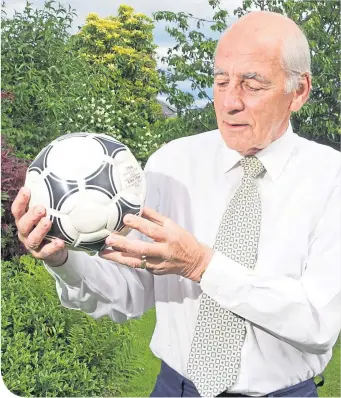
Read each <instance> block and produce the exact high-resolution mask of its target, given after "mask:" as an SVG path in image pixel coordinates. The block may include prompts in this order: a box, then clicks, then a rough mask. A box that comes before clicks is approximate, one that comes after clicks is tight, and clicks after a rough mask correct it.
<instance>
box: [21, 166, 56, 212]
mask: <svg viewBox="0 0 341 398" xmlns="http://www.w3.org/2000/svg"><path fill="white" fill-rule="evenodd" d="M24 185H25V187H27V188H29V190H30V191H31V197H30V202H29V208H32V207H34V206H36V205H43V206H44V207H45V208H46V209H47V208H49V207H50V195H49V191H48V189H47V186H46V184H45V182H44V179H43V177H42V176H41V174H39V173H38V172H36V171H28V172H27V173H26V180H25V184H24Z"/></svg>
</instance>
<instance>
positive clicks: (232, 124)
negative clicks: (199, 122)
mask: <svg viewBox="0 0 341 398" xmlns="http://www.w3.org/2000/svg"><path fill="white" fill-rule="evenodd" d="M224 123H225V124H226V125H227V127H229V128H234V129H238V128H243V127H246V126H248V124H246V123H245V124H244V123H228V122H224Z"/></svg>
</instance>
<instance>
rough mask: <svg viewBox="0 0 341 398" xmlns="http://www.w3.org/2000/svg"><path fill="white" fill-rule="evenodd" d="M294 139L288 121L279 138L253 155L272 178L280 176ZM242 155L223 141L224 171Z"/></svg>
mask: <svg viewBox="0 0 341 398" xmlns="http://www.w3.org/2000/svg"><path fill="white" fill-rule="evenodd" d="M294 139H295V134H294V132H293V130H292V127H291V123H290V122H289V126H288V128H287V130H286V132H285V133H284V134H283V135H282V136H281V137H280V138H278V139H277V140H275V141H273V142H272V143H271V144H270V145H268V146H267V147H266V148H264V149H261V150H260V151H259V152H257V153H256V155H255V156H256V157H257V158H258V159H259V160H260V161H261V162H262V163H263V165H264V167H265V169H266V171H267V172H268V173H269V175H270V178H271V179H272V180H276V179H277V178H278V177H279V176H280V174H281V172H282V171H283V169H284V167H285V165H286V163H287V161H288V160H289V157H290V155H291V152H292V150H293V148H294ZM242 157H243V156H242V155H240V154H239V153H238V152H237V151H236V150H234V149H230V148H229V147H228V146H227V145H226V144H225V143H224V145H223V149H222V166H223V170H224V173H227V172H228V171H230V170H231V169H232V168H234V167H235V166H236V165H237V164H238V162H239V161H240V159H242Z"/></svg>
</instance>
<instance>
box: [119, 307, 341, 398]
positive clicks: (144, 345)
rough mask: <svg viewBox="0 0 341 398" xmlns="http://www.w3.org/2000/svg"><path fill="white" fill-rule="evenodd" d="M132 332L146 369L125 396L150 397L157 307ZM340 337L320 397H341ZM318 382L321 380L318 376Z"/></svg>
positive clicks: (135, 322) (155, 368)
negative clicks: (137, 339) (152, 348)
mask: <svg viewBox="0 0 341 398" xmlns="http://www.w3.org/2000/svg"><path fill="white" fill-rule="evenodd" d="M130 326H131V330H132V332H134V333H135V334H136V336H137V337H139V339H140V343H141V349H140V354H139V358H138V359H137V360H138V361H139V362H143V364H144V369H143V371H142V373H141V374H139V375H137V376H135V377H134V378H133V379H132V380H131V381H130V382H129V383H128V384H127V387H126V389H125V391H124V393H123V394H122V396H123V397H149V395H150V393H151V392H152V390H153V388H154V384H155V381H156V377H157V375H158V373H159V371H160V360H159V359H158V358H156V357H155V356H154V355H153V354H152V352H151V351H150V349H149V343H150V340H151V337H152V334H153V331H154V326H155V309H152V310H150V311H149V312H147V313H146V314H145V315H143V317H142V318H141V319H140V320H133V321H130ZM340 373H341V369H340V339H339V340H338V342H337V343H336V345H335V346H334V349H333V357H332V359H331V361H330V362H329V364H328V366H327V368H326V370H325V371H324V373H323V374H324V376H325V384H324V386H323V387H320V388H319V389H318V393H319V397H341V389H340ZM315 381H316V382H318V381H320V378H319V377H317V378H316V380H315Z"/></svg>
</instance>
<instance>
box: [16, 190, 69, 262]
mask: <svg viewBox="0 0 341 398" xmlns="http://www.w3.org/2000/svg"><path fill="white" fill-rule="evenodd" d="M30 195H31V193H30V190H29V189H28V188H21V189H20V191H19V193H18V195H17V196H16V198H15V200H14V202H13V203H12V207H11V210H12V214H13V216H14V218H15V224H16V226H17V229H18V237H19V240H20V241H21V242H22V243H23V244H24V245H25V247H26V249H27V250H28V251H29V252H30V253H31V254H32V256H33V257H35V258H39V259H42V260H45V261H46V262H47V263H48V265H51V266H58V265H61V264H62V263H64V262H65V260H66V258H67V250H66V248H65V244H64V242H63V241H62V240H61V239H54V240H53V241H52V242H49V241H47V240H46V239H45V235H46V234H47V232H48V231H49V230H50V228H51V226H52V223H51V221H50V220H49V219H48V218H47V217H45V214H46V210H45V208H44V207H43V206H35V207H33V208H31V209H29V210H27V206H28V203H29V200H30Z"/></svg>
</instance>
